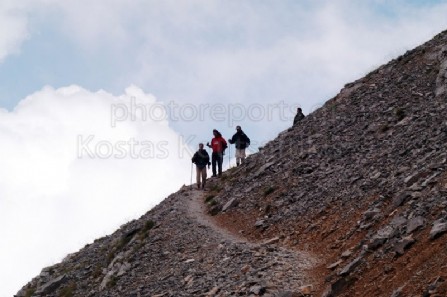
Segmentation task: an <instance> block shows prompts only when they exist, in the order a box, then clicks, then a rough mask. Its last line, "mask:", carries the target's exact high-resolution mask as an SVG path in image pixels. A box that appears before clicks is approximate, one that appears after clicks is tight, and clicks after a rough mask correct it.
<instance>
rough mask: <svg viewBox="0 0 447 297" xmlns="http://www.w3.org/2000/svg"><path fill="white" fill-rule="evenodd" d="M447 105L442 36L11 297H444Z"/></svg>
mask: <svg viewBox="0 0 447 297" xmlns="http://www.w3.org/2000/svg"><path fill="white" fill-rule="evenodd" d="M446 111H447V31H444V32H442V33H440V34H438V35H436V36H435V37H434V38H433V39H432V40H430V41H428V42H426V43H424V44H423V45H421V46H418V47H416V48H415V49H414V50H411V51H408V52H407V53H405V54H404V55H402V56H400V57H398V58H396V59H394V60H392V61H390V62H389V63H387V64H385V65H383V66H380V67H379V68H378V69H377V70H374V71H372V72H371V73H369V74H367V75H366V76H365V77H363V78H361V79H358V80H356V81H354V82H352V83H349V84H347V85H345V87H344V88H343V89H342V90H341V91H340V93H339V94H338V95H337V96H335V97H334V98H332V99H330V100H328V101H327V102H326V103H325V104H324V106H323V107H321V108H319V109H318V110H316V111H315V112H313V113H311V114H310V115H308V116H307V117H306V118H305V119H303V120H302V121H301V122H300V123H299V124H298V125H295V126H294V127H291V128H289V129H287V130H286V131H283V132H281V133H280V134H279V135H278V137H277V138H275V139H274V140H272V141H271V142H269V143H267V144H266V145H265V146H264V147H262V148H260V151H259V152H258V153H256V154H253V155H251V156H249V157H248V158H247V159H246V163H245V164H243V165H242V166H239V167H234V168H231V169H229V170H227V171H226V172H225V173H224V175H223V176H222V178H220V179H211V180H210V182H209V185H208V186H209V191H207V192H204V193H202V194H201V195H203V196H197V195H199V194H198V193H199V192H197V190H192V191H191V190H190V189H189V188H188V187H183V188H182V189H180V191H179V192H177V193H174V194H172V195H170V196H169V197H167V198H166V199H165V200H164V201H163V202H162V203H160V204H159V205H157V206H156V207H155V208H154V209H152V210H151V211H149V212H148V213H146V214H145V215H143V216H142V217H141V218H140V219H138V220H135V221H132V222H130V223H128V224H126V225H124V226H123V227H121V228H120V229H119V230H117V231H116V232H115V233H114V234H112V235H110V236H106V237H104V238H101V239H99V240H97V241H95V242H94V243H92V244H90V245H87V246H86V247H85V248H84V249H82V250H81V251H79V252H78V253H75V254H72V255H70V256H68V257H67V258H66V259H65V260H64V261H62V263H59V264H57V265H55V266H52V267H49V268H46V269H44V270H43V271H42V273H41V274H40V275H39V276H38V277H36V278H35V279H33V280H32V281H31V282H30V283H29V284H27V285H26V286H25V287H24V288H23V289H22V290H21V291H20V292H19V293H17V295H16V296H19V297H30V296H36V297H37V296H135V297H137V296H154V297H155V296H157V297H161V296H282V297H285V296H302V295H306V294H307V295H308V296H324V297H330V296H387V297H388V296H392V297H397V296H445V295H446V294H447V282H446V281H445V280H447V275H446V273H445V272H444V271H446V270H445V268H446V267H447V237H446V236H443V234H444V233H445V232H447V152H446V151H445V144H446V142H447V122H446V120H445V119H444V115H445V114H446V113H445V112H446ZM194 199H200V200H202V201H200V200H199V203H203V204H191V203H192V202H191V201H196V202H197V200H194ZM197 205H201V207H205V206H206V207H207V210H206V211H207V212H208V213H209V214H210V217H209V220H210V221H208V222H207V220H208V219H204V218H206V217H199V216H198V215H199V214H200V213H201V212H199V210H198V206H197ZM191 207H193V208H194V209H195V211H193V212H192V213H193V214H195V215H191ZM199 208H200V207H199ZM213 226H214V227H213ZM213 228H214V229H213ZM218 230H226V231H222V232H220V231H218ZM225 232H228V234H230V235H231V236H229V237H225V236H224V234H225ZM232 236H234V237H235V238H236V237H240V238H245V240H247V241H248V242H244V241H239V242H238V241H237V240H235V238H232ZM300 253H302V254H305V253H308V254H307V255H308V257H309V258H312V259H315V260H312V261H311V260H310V259H309V261H310V262H311V263H312V264H313V265H311V264H309V263H308V264H309V265H307V266H306V265H304V266H305V267H299V265H293V263H298V262H299V261H302V262H303V263H305V262H306V260H305V259H302V258H301V260H299V259H297V258H295V257H297V255H299V254H300ZM306 285H309V286H306ZM303 286H305V287H303ZM309 290H310V292H309Z"/></svg>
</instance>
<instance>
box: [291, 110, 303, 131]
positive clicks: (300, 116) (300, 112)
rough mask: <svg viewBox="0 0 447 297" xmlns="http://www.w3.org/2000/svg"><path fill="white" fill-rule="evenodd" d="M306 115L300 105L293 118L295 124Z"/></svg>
mask: <svg viewBox="0 0 447 297" xmlns="http://www.w3.org/2000/svg"><path fill="white" fill-rule="evenodd" d="M304 117H305V115H304V114H303V110H302V109H301V107H298V109H297V110H296V115H295V118H294V119H293V125H294V126H295V125H296V124H297V123H298V122H299V121H301V120H302V119H304Z"/></svg>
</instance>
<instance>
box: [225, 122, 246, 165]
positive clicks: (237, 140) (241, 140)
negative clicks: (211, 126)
mask: <svg viewBox="0 0 447 297" xmlns="http://www.w3.org/2000/svg"><path fill="white" fill-rule="evenodd" d="M228 142H229V143H231V144H235V146H236V165H237V166H239V165H240V164H241V163H242V162H244V161H245V149H246V148H247V147H248V146H249V145H250V138H248V136H247V135H246V134H245V133H244V131H242V128H241V126H236V133H235V134H234V135H233V137H231V139H229V140H228Z"/></svg>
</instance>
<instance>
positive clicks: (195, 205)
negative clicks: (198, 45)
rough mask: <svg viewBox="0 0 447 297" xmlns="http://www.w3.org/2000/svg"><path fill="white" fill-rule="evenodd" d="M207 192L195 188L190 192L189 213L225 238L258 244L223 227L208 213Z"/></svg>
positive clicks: (237, 241)
mask: <svg viewBox="0 0 447 297" xmlns="http://www.w3.org/2000/svg"><path fill="white" fill-rule="evenodd" d="M206 193H207V192H204V191H200V190H196V189H193V190H191V192H190V199H189V200H188V206H187V211H188V215H189V216H190V217H192V218H194V219H195V220H196V221H197V222H198V223H199V224H201V225H203V226H207V227H209V228H211V229H212V230H213V231H214V232H217V233H218V234H219V235H220V237H222V239H224V240H228V241H231V242H234V243H245V244H248V245H252V246H253V245H256V243H254V242H250V241H249V240H248V239H246V238H244V237H242V236H241V235H240V234H235V233H232V232H230V231H229V230H227V229H225V228H222V227H221V226H219V225H218V224H216V222H215V221H214V220H213V217H211V216H210V215H208V214H207V209H206V205H205V203H204V202H203V201H204V199H205V194H206Z"/></svg>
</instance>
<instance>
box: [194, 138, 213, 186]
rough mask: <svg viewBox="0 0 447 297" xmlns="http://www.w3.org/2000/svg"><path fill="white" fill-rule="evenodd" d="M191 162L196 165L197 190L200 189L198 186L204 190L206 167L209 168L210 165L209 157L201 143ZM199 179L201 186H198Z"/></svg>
mask: <svg viewBox="0 0 447 297" xmlns="http://www.w3.org/2000/svg"><path fill="white" fill-rule="evenodd" d="M192 162H193V163H194V164H196V173H197V189H200V185H202V189H204V188H205V184H206V165H208V168H210V165H211V163H210V155H208V152H207V151H206V150H205V149H204V148H203V143H199V150H198V151H197V152H196V153H195V154H194V156H193V157H192ZM200 178H202V184H200Z"/></svg>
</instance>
